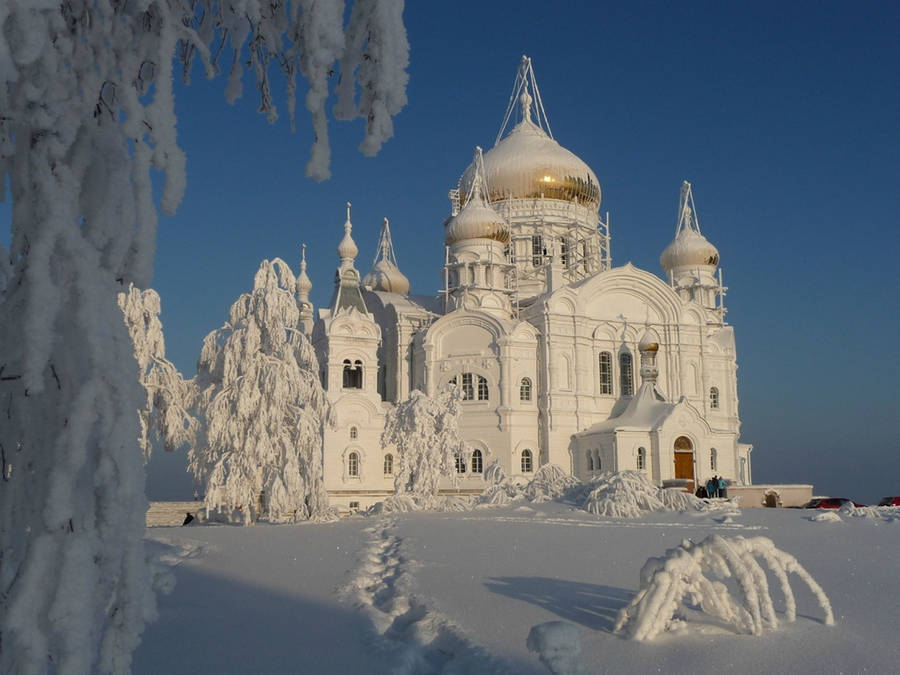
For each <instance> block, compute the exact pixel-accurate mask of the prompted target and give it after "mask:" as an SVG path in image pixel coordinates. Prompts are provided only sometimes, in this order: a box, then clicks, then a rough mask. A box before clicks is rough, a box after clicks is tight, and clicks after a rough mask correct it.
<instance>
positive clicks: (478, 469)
mask: <svg viewBox="0 0 900 675" xmlns="http://www.w3.org/2000/svg"><path fill="white" fill-rule="evenodd" d="M483 472H484V457H483V456H482V454H481V450H475V451H473V452H472V473H483Z"/></svg>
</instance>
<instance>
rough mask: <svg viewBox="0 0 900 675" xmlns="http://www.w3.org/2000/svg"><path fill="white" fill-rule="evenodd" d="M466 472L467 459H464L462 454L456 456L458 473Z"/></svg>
mask: <svg viewBox="0 0 900 675" xmlns="http://www.w3.org/2000/svg"><path fill="white" fill-rule="evenodd" d="M465 472H466V460H464V459H463V458H462V457H461V456H460V455H457V456H456V473H465Z"/></svg>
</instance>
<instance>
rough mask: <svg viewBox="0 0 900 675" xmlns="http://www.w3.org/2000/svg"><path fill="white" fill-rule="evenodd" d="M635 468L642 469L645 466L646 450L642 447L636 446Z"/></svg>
mask: <svg viewBox="0 0 900 675" xmlns="http://www.w3.org/2000/svg"><path fill="white" fill-rule="evenodd" d="M637 468H638V471H643V470H644V469H646V468H647V451H646V450H645V449H644V448H638V451H637Z"/></svg>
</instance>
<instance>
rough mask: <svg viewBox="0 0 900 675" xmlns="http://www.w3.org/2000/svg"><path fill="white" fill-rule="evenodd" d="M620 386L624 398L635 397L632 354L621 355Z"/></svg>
mask: <svg viewBox="0 0 900 675" xmlns="http://www.w3.org/2000/svg"><path fill="white" fill-rule="evenodd" d="M619 384H620V386H621V388H622V396H634V371H633V370H632V359H631V354H629V353H627V352H622V353H621V354H620V355H619Z"/></svg>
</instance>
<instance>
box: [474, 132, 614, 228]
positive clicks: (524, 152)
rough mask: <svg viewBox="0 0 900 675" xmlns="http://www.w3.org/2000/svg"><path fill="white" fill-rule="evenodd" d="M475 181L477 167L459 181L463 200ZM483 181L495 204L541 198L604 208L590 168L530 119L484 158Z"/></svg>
mask: <svg viewBox="0 0 900 675" xmlns="http://www.w3.org/2000/svg"><path fill="white" fill-rule="evenodd" d="M474 177H475V165H474V163H473V164H471V165H469V168H467V169H466V170H465V171H464V172H463V175H462V177H461V178H460V180H459V186H460V197H461V198H462V199H465V196H466V195H467V194H468V193H469V191H470V190H471V189H472V183H473V180H474ZM484 179H485V182H486V183H487V185H488V189H489V194H488V195H487V198H488V200H489V201H491V202H496V201H501V200H503V199H526V198H529V199H530V198H537V197H541V196H543V197H545V198H547V199H561V200H564V201H569V202H576V201H577V202H578V203H579V204H581V205H583V206H585V207H589V208H591V209H593V210H595V211H597V210H599V208H600V183H599V181H598V180H597V176H596V175H595V174H594V172H593V171H592V170H591V167H589V166H588V165H587V164H585V163H584V161H582V160H581V159H580V158H579V157H577V156H576V155H575V154H574V153H572V152H570V151H569V150H566V149H565V148H564V147H562V146H561V145H560V144H559V143H557V142H556V141H555V140H553V139H552V138H550V136H548V135H547V133H546V132H545V131H544V130H543V129H541V127H539V126H538V125H537V124H535V123H534V122H532V121H531V120H530V119H527V118H526V119H523V120H522V121H521V122H519V124H517V125H516V126H515V128H514V129H513V130H512V131H510V132H509V134H507V136H506V138H504V139H503V140H502V141H500V142H499V143H498V144H497V145H495V146H494V147H493V148H491V149H490V150H489V151H488V152H486V153H485V154H484Z"/></svg>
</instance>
